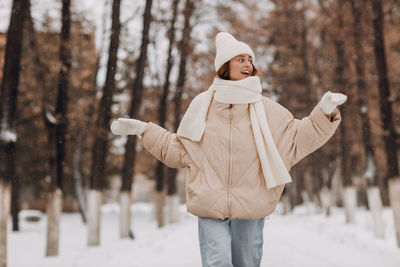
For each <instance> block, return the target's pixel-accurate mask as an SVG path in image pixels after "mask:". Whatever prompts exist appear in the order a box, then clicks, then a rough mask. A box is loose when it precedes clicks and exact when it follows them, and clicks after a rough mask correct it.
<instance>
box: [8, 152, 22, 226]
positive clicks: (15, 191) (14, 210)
mask: <svg viewBox="0 0 400 267" xmlns="http://www.w3.org/2000/svg"><path fill="white" fill-rule="evenodd" d="M9 156H10V157H11V155H9ZM13 157H14V159H15V156H13ZM13 161H14V162H15V160H13ZM19 191H20V182H19V179H14V180H13V181H12V182H11V217H12V227H13V231H19V219H18V214H19V211H20V206H19V205H20V202H19Z"/></svg>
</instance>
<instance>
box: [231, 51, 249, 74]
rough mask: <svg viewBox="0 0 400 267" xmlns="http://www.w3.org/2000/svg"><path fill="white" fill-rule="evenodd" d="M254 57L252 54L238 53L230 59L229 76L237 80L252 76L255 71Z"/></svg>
mask: <svg viewBox="0 0 400 267" xmlns="http://www.w3.org/2000/svg"><path fill="white" fill-rule="evenodd" d="M252 62H253V59H252V58H251V56H250V55H247V54H246V55H238V56H236V57H234V58H232V59H231V60H230V61H229V76H230V78H231V80H234V81H237V80H242V79H244V78H247V77H250V75H251V74H252V73H253V64H252Z"/></svg>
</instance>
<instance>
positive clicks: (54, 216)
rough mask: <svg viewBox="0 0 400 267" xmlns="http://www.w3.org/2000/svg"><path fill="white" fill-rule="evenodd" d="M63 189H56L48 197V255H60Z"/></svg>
mask: <svg viewBox="0 0 400 267" xmlns="http://www.w3.org/2000/svg"><path fill="white" fill-rule="evenodd" d="M62 197H63V194H62V191H61V190H60V189H56V190H54V191H52V192H50V193H49V196H48V198H47V207H46V212H47V243H46V256H47V257H49V256H58V244H59V241H60V240H59V239H60V235H59V233H60V216H61V212H62Z"/></svg>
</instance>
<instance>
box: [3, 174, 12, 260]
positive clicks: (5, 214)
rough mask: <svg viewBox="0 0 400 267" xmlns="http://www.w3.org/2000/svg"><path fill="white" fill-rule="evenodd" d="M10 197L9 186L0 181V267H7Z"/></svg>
mask: <svg viewBox="0 0 400 267" xmlns="http://www.w3.org/2000/svg"><path fill="white" fill-rule="evenodd" d="M10 196H11V188H10V184H9V183H5V182H4V181H2V180H0V267H7V225H8V214H9V213H10Z"/></svg>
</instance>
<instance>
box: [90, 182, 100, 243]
mask: <svg viewBox="0 0 400 267" xmlns="http://www.w3.org/2000/svg"><path fill="white" fill-rule="evenodd" d="M101 201H102V193H101V192H100V191H98V190H93V189H91V190H89V195H88V245H89V246H99V245H100V221H101V220H100V216H101V211H100V208H101Z"/></svg>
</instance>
